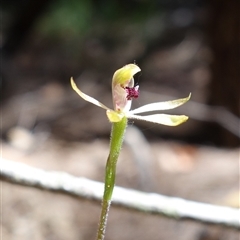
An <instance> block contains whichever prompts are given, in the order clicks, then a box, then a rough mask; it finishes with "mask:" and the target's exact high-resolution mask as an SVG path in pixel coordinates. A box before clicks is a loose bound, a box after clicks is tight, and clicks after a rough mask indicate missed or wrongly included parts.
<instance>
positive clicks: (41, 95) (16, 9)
mask: <svg viewBox="0 0 240 240" xmlns="http://www.w3.org/2000/svg"><path fill="white" fill-rule="evenodd" d="M239 9H240V3H239V1H238V0H232V1H227V0H222V1H218V0H210V1H203V0H191V1H190V0H152V1H147V0H117V1H111V0H69V1H66V0H65V1H64V0H35V1H31V0H7V1H6V0H5V1H3V2H2V3H1V9H0V11H1V21H2V24H1V27H2V31H1V35H0V46H1V69H0V72H1V87H2V90H1V112H2V126H1V127H2V130H1V131H2V142H1V143H2V146H3V148H2V152H3V156H4V157H5V158H8V159H11V160H14V161H20V162H24V163H27V164H30V165H32V166H36V167H41V168H43V169H46V170H62V171H67V172H69V173H71V174H74V175H77V176H86V177H89V178H91V179H95V180H99V181H102V180H103V174H104V165H105V159H106V156H107V152H108V139H109V133H110V128H111V125H110V124H109V122H108V120H107V119H106V115H105V112H104V111H103V110H102V109H98V108H97V107H95V106H93V105H91V104H90V103H87V102H84V101H83V100H82V99H81V98H79V97H78V96H77V94H76V93H75V92H74V91H73V90H72V89H71V87H70V83H69V79H70V77H71V76H73V77H74V79H75V80H76V82H77V85H78V86H79V87H80V88H81V89H82V90H83V91H84V92H85V93H87V94H89V95H90V96H93V97H94V98H96V99H98V100H99V101H101V102H102V103H104V104H105V105H107V106H109V107H111V106H112V100H111V78H112V75H113V73H114V71H115V70H117V69H118V68H121V67H122V66H124V65H126V64H128V63H136V64H138V65H139V67H140V68H141V70H142V72H141V73H139V74H137V75H136V77H135V82H136V83H137V84H139V85H140V97H139V98H138V99H136V100H134V103H133V107H138V106H141V105H143V104H146V103H151V102H156V101H164V100H170V99H176V98H182V97H186V96H188V94H189V93H190V92H191V93H192V98H191V101H189V102H188V103H187V104H185V105H184V106H182V107H180V108H178V109H175V110H173V111H169V112H170V113H175V114H185V115H188V116H189V117H190V119H189V120H188V122H187V123H185V124H183V125H181V126H179V127H177V128H170V127H164V126H158V125H153V124H148V123H144V122H138V121H134V122H133V121H130V123H129V125H130V127H129V129H130V130H131V129H132V131H129V132H130V133H129V135H128V136H126V146H125V147H124V148H123V157H122V158H121V159H120V162H122V163H119V173H118V174H119V176H118V183H117V184H118V185H122V186H125V187H131V188H136V189H140V190H144V191H155V192H159V193H162V194H166V195H170V196H179V197H183V198H188V199H192V200H196V201H206V202H211V203H215V204H224V205H230V206H234V207H238V204H239V190H238V189H239V173H238V172H239V170H238V169H239V145H240V141H239V139H240V130H239V118H240V92H239V90H240V71H239V66H240V61H239V56H240V35H239ZM139 129H140V130H139ZM140 131H141V133H140ZM136 134H138V135H136ZM139 134H140V137H139ZM136 139H137V140H139V139H142V140H143V141H140V140H139V141H140V142H134V140H136ZM146 139H147V140H146ZM133 142H134V144H133ZM141 144H142V145H141ZM136 147H138V149H147V153H146V155H144V156H146V158H145V161H144V160H141V159H139V156H137V155H136V152H137V151H138V150H136ZM93 150H94V151H93ZM79 158H80V159H79ZM132 159H135V160H136V161H135V162H134V161H133V160H132ZM146 159H149V161H148V162H147V161H146ZM143 162H144V163H143ZM149 162H151V163H149ZM136 165H137V167H136ZM143 166H144V167H143ZM146 166H147V168H148V169H149V170H148V171H145V173H143V172H144V171H142V170H143V169H146ZM156 166H157V167H156ZM126 168H127V170H126ZM3 189H4V191H3V192H4V198H3V206H4V209H7V210H5V215H3V222H2V224H3V225H2V228H3V234H4V235H5V237H4V239H60V240H61V239H73V240H75V239H94V236H95V230H96V227H97V221H96V219H98V215H99V212H100V206H99V205H98V204H93V203H89V202H87V201H80V205H81V206H79V202H78V201H76V200H73V199H70V198H67V197H63V196H61V195H57V196H56V195H53V194H50V193H43V192H40V191H37V190H33V189H26V188H23V187H16V186H13V185H10V184H7V183H4V184H3ZM13 193H15V194H13ZM36 196H37V197H36ZM53 199H54V200H53ZM229 199H230V200H229ZM52 201H53V202H54V203H53V202H52ZM55 202H58V203H57V204H55ZM58 205H59V206H58ZM63 206H64V207H63ZM49 209H52V211H49ZM76 212H77V214H76V215H75V213H76ZM89 212H91V214H90V215H91V216H89ZM139 215H140V216H141V218H140V219H142V221H139ZM109 221H110V222H112V224H111V227H109V232H108V234H109V235H107V236H108V238H109V239H169V238H170V239H176V238H178V239H179V240H181V239H185V240H187V239H197V240H204V239H210V240H211V239H212V240H214V239H238V236H237V235H238V233H237V232H235V231H234V230H231V229H225V228H221V227H213V226H212V227H210V226H206V225H201V224H197V223H192V222H177V221H174V220H170V219H165V218H163V219H158V218H157V217H156V216H145V215H144V214H138V213H131V212H128V211H126V210H124V211H123V210H122V209H115V210H113V213H112V219H111V218H110V220H109ZM141 224H142V225H141ZM80 225H81V227H79V226H80ZM136 226H138V229H136ZM140 226H142V227H140ZM159 226H161V227H159ZM122 229H125V230H126V232H125V233H123V232H122ZM159 229H162V230H164V231H161V233H160V232H159ZM186 229H188V230H186ZM122 234H126V236H125V235H124V236H123V235H122ZM224 234H225V235H224ZM180 235H181V237H180V238H179V236H180ZM222 236H225V237H224V238H222Z"/></svg>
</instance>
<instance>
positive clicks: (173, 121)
mask: <svg viewBox="0 0 240 240" xmlns="http://www.w3.org/2000/svg"><path fill="white" fill-rule="evenodd" d="M140 71H141V70H140V68H139V67H138V66H137V65H135V64H128V65H126V66H124V67H122V68H120V69H118V70H117V71H116V72H115V73H114V75H113V79H112V98H113V109H111V108H108V107H106V106H105V105H104V104H102V103H101V102H99V101H98V100H96V99H94V98H92V97H90V96H88V95H87V94H85V93H83V92H82V91H81V90H80V89H79V88H78V87H77V86H76V84H75V82H74V80H73V78H71V85H72V88H73V89H74V90H75V91H76V92H77V93H78V95H79V96H80V97H81V98H83V99H84V100H85V101H88V102H91V103H92V104H95V105H96V106H98V107H101V108H103V109H105V110H106V113H107V117H108V119H109V121H110V122H112V131H111V138H110V152H109V155H108V159H107V163H106V170H105V184H104V194H103V200H102V211H101V216H100V221H99V227H98V232H97V240H103V239H104V236H105V230H106V225H107V217H108V212H109V209H110V205H111V199H112V193H113V189H114V185H115V175H116V165H117V160H118V157H119V154H120V151H121V147H122V143H123V137H124V133H125V130H126V127H127V119H138V120H144V121H148V122H152V123H159V124H164V125H168V126H177V125H179V124H181V123H183V122H185V121H186V120H187V119H188V117H187V116H185V115H179V116H178V115H168V114H153V115H147V116H141V115H136V114H139V113H146V112H152V111H158V110H167V109H173V108H176V107H178V106H180V105H182V104H184V103H185V102H187V101H188V100H189V99H190V96H191V95H189V96H188V97H187V98H182V99H178V100H173V101H166V102H156V103H150V104H147V105H144V106H142V107H139V108H137V109H135V110H130V109H131V104H132V99H134V98H137V97H138V95H139V90H138V89H139V86H134V78H133V76H134V75H135V74H136V73H137V72H140Z"/></svg>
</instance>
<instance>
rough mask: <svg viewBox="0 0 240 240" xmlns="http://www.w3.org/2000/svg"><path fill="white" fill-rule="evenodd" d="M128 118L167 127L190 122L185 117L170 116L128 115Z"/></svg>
mask: <svg viewBox="0 0 240 240" xmlns="http://www.w3.org/2000/svg"><path fill="white" fill-rule="evenodd" d="M127 117H128V118H131V119H137V120H143V121H147V122H152V123H158V124H163V125H167V126H177V125H179V124H181V123H183V122H186V121H187V120H188V117H187V116H185V115H168V114H153V115H148V116H139V115H128V116H127Z"/></svg>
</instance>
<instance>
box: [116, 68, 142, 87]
mask: <svg viewBox="0 0 240 240" xmlns="http://www.w3.org/2000/svg"><path fill="white" fill-rule="evenodd" d="M140 71H141V69H140V68H139V67H138V66H137V65H136V64H128V65H126V66H124V67H122V68H120V69H118V70H117V71H116V72H115V73H114V75H113V79H112V85H113V87H114V86H115V85H116V84H120V85H122V86H124V87H126V86H127V85H128V84H129V82H130V81H133V79H132V78H133V76H134V75H135V74H136V73H137V72H140ZM133 84H134V82H131V85H133Z"/></svg>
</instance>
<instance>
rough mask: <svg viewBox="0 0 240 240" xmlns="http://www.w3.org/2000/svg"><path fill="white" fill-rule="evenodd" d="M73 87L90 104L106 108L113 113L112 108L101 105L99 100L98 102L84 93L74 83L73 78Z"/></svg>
mask: <svg viewBox="0 0 240 240" xmlns="http://www.w3.org/2000/svg"><path fill="white" fill-rule="evenodd" d="M71 85H72V88H73V90H74V91H75V92H76V93H77V94H78V95H79V96H80V97H81V98H83V99H84V100H85V101H87V102H90V103H92V104H95V105H96V106H98V107H101V108H104V109H106V110H110V111H112V110H111V109H110V108H108V107H106V106H105V105H104V104H102V103H100V102H99V101H98V100H96V99H95V98H92V97H90V96H88V95H87V94H85V93H83V92H82V91H81V90H80V89H79V88H78V87H77V85H76V83H75V82H74V80H73V78H71Z"/></svg>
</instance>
